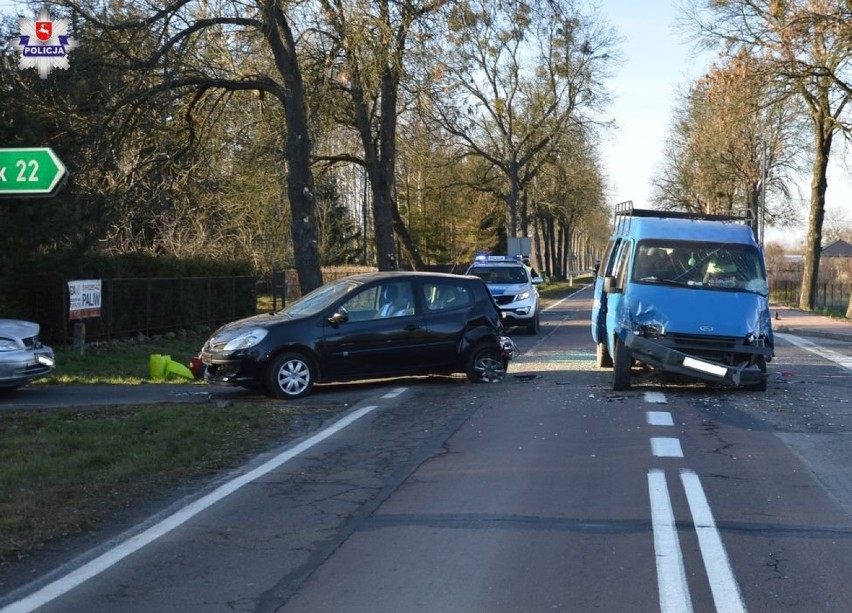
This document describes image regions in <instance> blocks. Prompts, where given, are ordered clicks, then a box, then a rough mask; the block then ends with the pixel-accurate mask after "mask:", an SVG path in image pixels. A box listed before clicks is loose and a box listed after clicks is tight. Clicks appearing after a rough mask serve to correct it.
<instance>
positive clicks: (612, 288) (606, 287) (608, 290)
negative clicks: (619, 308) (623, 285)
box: [603, 275, 621, 294]
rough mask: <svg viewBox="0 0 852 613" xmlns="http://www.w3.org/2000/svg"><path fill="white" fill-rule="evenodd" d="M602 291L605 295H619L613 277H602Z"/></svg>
mask: <svg viewBox="0 0 852 613" xmlns="http://www.w3.org/2000/svg"><path fill="white" fill-rule="evenodd" d="M603 291H604V293H605V294H619V293H621V289H620V288H619V287H618V285H617V284H616V282H615V277H613V276H612V275H607V276H605V277H604V284H603Z"/></svg>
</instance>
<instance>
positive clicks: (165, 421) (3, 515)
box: [0, 401, 339, 566]
mask: <svg viewBox="0 0 852 613" xmlns="http://www.w3.org/2000/svg"><path fill="white" fill-rule="evenodd" d="M337 410H339V407H334V408H323V407H317V406H316V405H313V406H310V407H305V406H299V405H295V406H294V405H286V406H282V405H281V404H276V403H273V402H271V401H270V402H267V403H238V404H234V405H230V406H227V407H219V406H217V405H213V404H195V405H171V406H150V407H126V406H122V407H107V408H94V409H90V408H86V409H74V410H71V409H62V410H58V411H23V410H12V411H2V412H0V457H2V458H3V461H2V462H0V566H7V565H10V564H14V563H15V562H16V561H20V560H22V559H24V558H26V557H28V556H31V555H32V554H34V553H36V552H38V551H40V550H41V549H43V548H45V547H47V546H49V545H50V544H51V543H54V542H56V541H58V540H60V539H64V538H67V537H71V536H75V535H79V534H82V533H86V532H91V531H93V530H97V529H98V528H99V527H100V526H102V525H103V524H104V522H107V521H109V520H111V519H113V518H116V517H118V516H120V515H121V514H122V513H127V512H132V511H133V509H134V508H136V507H138V505H140V504H142V503H144V502H146V501H150V500H156V499H158V498H161V497H168V496H169V495H170V494H171V493H173V492H174V491H175V490H176V488H177V487H178V486H181V485H185V484H187V483H190V482H192V481H193V480H195V479H201V478H204V477H209V476H211V475H213V474H215V473H217V472H218V471H221V470H223V469H226V468H230V467H234V466H239V465H240V464H242V463H243V462H244V461H246V460H247V459H248V458H250V457H251V456H252V455H256V454H257V453H259V452H262V451H264V450H267V449H269V448H270V447H271V446H273V445H277V444H280V443H281V442H282V441H283V440H286V439H287V438H288V437H290V438H292V437H294V436H297V435H300V433H299V432H296V431H294V426H293V424H294V423H297V422H298V421H299V418H300V417H301V416H302V415H303V414H305V413H307V412H310V415H311V418H312V419H321V418H322V417H323V416H330V415H331V414H332V413H333V412H336V411H337Z"/></svg>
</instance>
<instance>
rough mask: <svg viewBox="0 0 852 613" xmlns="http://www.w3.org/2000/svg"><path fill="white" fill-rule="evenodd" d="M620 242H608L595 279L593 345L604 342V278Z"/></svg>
mask: <svg viewBox="0 0 852 613" xmlns="http://www.w3.org/2000/svg"><path fill="white" fill-rule="evenodd" d="M621 241H622V239H621V238H614V239H611V240H610V241H609V245H607V248H606V253H605V254H604V257H603V260H601V265H600V266H599V267H598V272H597V276H596V277H595V287H594V300H593V302H592V338H593V339H594V341H595V343H603V342H606V312H607V295H606V294H605V293H604V291H603V285H604V278H605V277H606V276H607V275H611V274H612V270H613V266H614V265H615V255H616V253H618V246H619V245H620V244H621Z"/></svg>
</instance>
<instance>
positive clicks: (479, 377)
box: [467, 346, 506, 383]
mask: <svg viewBox="0 0 852 613" xmlns="http://www.w3.org/2000/svg"><path fill="white" fill-rule="evenodd" d="M505 376H506V360H505V358H504V357H503V356H502V355H500V351H499V349H497V348H496V347H490V346H480V347H477V348H475V349H474V350H473V351H472V352H471V354H470V358H469V359H468V366H467V378H468V380H469V381H471V382H473V383H500V382H501V381H502V380H503V379H504V378H505Z"/></svg>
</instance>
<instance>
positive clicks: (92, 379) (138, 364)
mask: <svg viewBox="0 0 852 613" xmlns="http://www.w3.org/2000/svg"><path fill="white" fill-rule="evenodd" d="M208 336H209V333H208V332H202V333H188V332H183V333H180V334H169V335H164V336H161V337H157V338H151V339H145V340H141V341H140V340H136V339H126V340H118V341H109V342H104V343H92V344H90V345H87V346H86V350H85V353H84V354H83V355H79V354H77V353H75V352H74V351H73V350H72V349H71V348H69V347H55V348H54V349H55V353H56V370H55V371H54V372H53V374H52V375H51V376H50V377H46V378H44V379H40V380H38V381H37V383H127V384H136V383H145V382H151V378H150V376H149V375H150V373H149V367H148V358H149V357H150V355H151V354H152V353H159V354H162V355H168V356H170V357H171V358H172V360H174V361H176V362H180V363H181V364H183V365H186V364H188V363H189V358H191V357H192V356H194V355H196V354H197V353H198V351H199V350H200V349H201V346H202V345H203V344H204V341H206V340H207V337H208ZM160 382H161V381H160ZM176 382H179V383H186V382H187V381H186V380H182V379H178V380H176Z"/></svg>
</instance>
